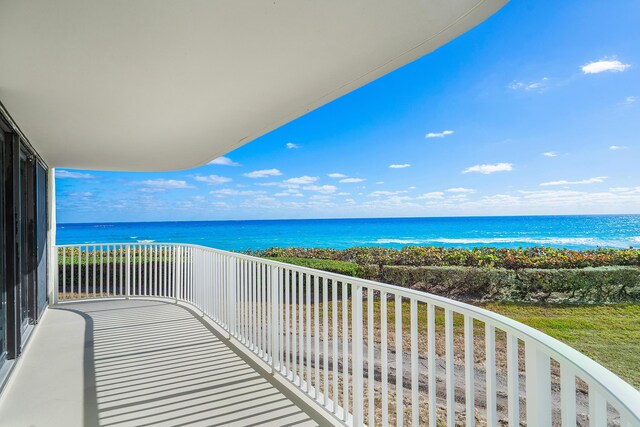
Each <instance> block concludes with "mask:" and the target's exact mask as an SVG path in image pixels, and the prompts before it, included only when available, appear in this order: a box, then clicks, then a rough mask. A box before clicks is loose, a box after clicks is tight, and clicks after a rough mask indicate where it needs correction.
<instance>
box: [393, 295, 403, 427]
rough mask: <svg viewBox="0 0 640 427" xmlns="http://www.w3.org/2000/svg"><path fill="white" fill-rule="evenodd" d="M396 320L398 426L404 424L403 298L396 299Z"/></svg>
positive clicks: (397, 296)
mask: <svg viewBox="0 0 640 427" xmlns="http://www.w3.org/2000/svg"><path fill="white" fill-rule="evenodd" d="M395 318H396V319H395V320H396V331H395V333H396V335H395V338H396V425H397V426H402V425H403V424H404V385H403V381H402V380H403V377H404V367H403V366H402V296H400V295H396V298H395Z"/></svg>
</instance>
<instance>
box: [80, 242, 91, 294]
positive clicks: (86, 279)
mask: <svg viewBox="0 0 640 427" xmlns="http://www.w3.org/2000/svg"><path fill="white" fill-rule="evenodd" d="M80 249H82V247H81V248H80ZM80 253H82V252H80ZM80 264H81V265H82V261H80ZM84 292H85V298H90V297H89V245H87V246H85V247H84Z"/></svg>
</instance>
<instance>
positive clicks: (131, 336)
mask: <svg viewBox="0 0 640 427" xmlns="http://www.w3.org/2000/svg"><path fill="white" fill-rule="evenodd" d="M260 371H261V370H260V369H259V368H258V370H256V368H255V363H253V364H252V363H251V361H250V359H249V358H247V356H246V355H243V354H242V353H241V352H238V351H237V350H234V349H233V348H232V347H229V346H228V345H227V344H226V339H225V338H224V337H223V336H221V335H219V333H218V332H217V331H216V330H215V329H214V328H212V327H211V326H210V325H208V324H207V323H206V322H205V321H202V320H201V319H200V318H199V317H198V313H195V312H193V311H191V310H190V309H188V308H186V307H183V306H181V305H176V304H173V303H171V302H169V301H161V300H140V299H132V300H124V299H121V300H115V299H113V300H101V301H90V302H76V303H65V304H59V305H57V306H55V307H53V308H50V309H48V310H47V312H46V314H45V315H44V317H43V319H42V321H41V323H40V324H39V325H38V327H37V328H36V330H35V332H34V335H33V336H32V337H31V339H30V342H29V343H28V345H27V347H26V349H25V352H24V354H23V357H22V358H21V360H20V361H19V362H18V364H17V365H16V369H15V371H14V372H13V375H12V377H11V378H10V380H9V383H8V384H7V387H6V388H5V390H4V391H3V394H2V397H1V400H0V425H2V426H12V427H20V426H36V427H38V426H48V427H51V426H64V427H72V426H150V425H154V426H156V425H158V426H200V425H203V426H204V425H206V426H223V425H224V426H228V425H242V426H251V425H278V426H285V425H296V426H298V425H318V424H323V423H324V422H323V421H322V419H320V418H319V417H318V416H317V414H316V415H315V416H314V415H313V413H312V411H306V410H304V409H303V408H304V407H305V406H304V402H302V401H299V400H298V399H297V398H296V397H295V396H294V395H292V394H291V393H289V392H288V391H287V389H286V387H283V386H282V384H279V383H278V382H277V381H276V380H274V379H273V378H272V376H271V375H270V374H269V373H267V372H260Z"/></svg>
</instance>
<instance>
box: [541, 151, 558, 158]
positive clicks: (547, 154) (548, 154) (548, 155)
mask: <svg viewBox="0 0 640 427" xmlns="http://www.w3.org/2000/svg"><path fill="white" fill-rule="evenodd" d="M542 155H543V156H545V157H557V156H558V153H556V152H555V151H546V152H544V153H542Z"/></svg>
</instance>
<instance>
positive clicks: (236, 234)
mask: <svg viewBox="0 0 640 427" xmlns="http://www.w3.org/2000/svg"><path fill="white" fill-rule="evenodd" d="M107 242H118V243H136V242H149V243H150V242H180V243H193V244H199V245H204V246H210V247H215V248H219V249H225V250H246V249H265V248H269V247H273V246H280V247H323V248H336V249H343V248H348V247H352V246H383V247H389V248H400V247H403V246H408V245H434V246H445V247H458V248H471V247H478V246H492V247H501V248H506V247H530V246H541V245H543V246H552V247H562V248H571V249H593V248H596V247H613V248H626V247H629V246H633V247H640V215H598V216H520V217H464V218H382V219H380V218H375V219H374V218H368V219H315V220H269V221H266V220H265V221H193V222H138V223H101V224H58V231H57V243H58V244H71V243H107Z"/></svg>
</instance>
